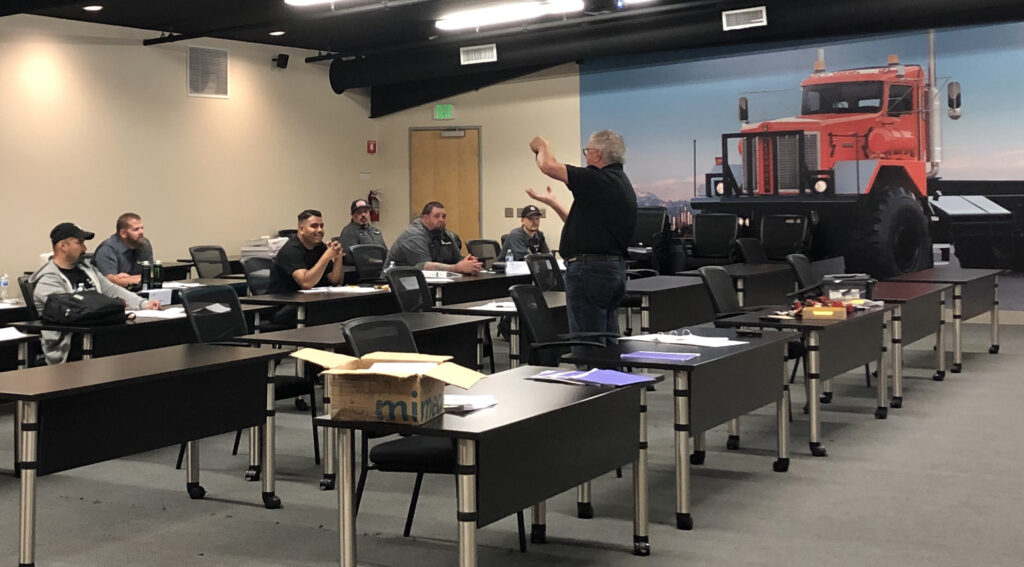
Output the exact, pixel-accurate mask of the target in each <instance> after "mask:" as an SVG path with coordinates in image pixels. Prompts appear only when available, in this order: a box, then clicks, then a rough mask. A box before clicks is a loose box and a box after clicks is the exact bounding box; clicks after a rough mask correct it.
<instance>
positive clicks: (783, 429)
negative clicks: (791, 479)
mask: <svg viewBox="0 0 1024 567" xmlns="http://www.w3.org/2000/svg"><path fill="white" fill-rule="evenodd" d="M788 374H789V373H788V372H786V351H785V350H783V351H782V399H781V400H779V401H778V402H775V417H776V420H777V421H778V432H779V433H778V435H779V439H778V443H779V458H778V459H776V460H775V462H774V463H772V469H773V470H774V471H775V472H786V471H788V470H789V375H788Z"/></svg>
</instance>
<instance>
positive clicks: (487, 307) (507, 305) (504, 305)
mask: <svg viewBox="0 0 1024 567" xmlns="http://www.w3.org/2000/svg"><path fill="white" fill-rule="evenodd" d="M470 309H478V310H480V311H507V312H509V313H515V312H516V304H515V303H512V302H511V301H491V302H490V303H485V304H483V305H477V306H476V307H470Z"/></svg>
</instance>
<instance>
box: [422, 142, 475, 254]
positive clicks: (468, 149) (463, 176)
mask: <svg viewBox="0 0 1024 567" xmlns="http://www.w3.org/2000/svg"><path fill="white" fill-rule="evenodd" d="M409 176H410V180H409V185H410V192H409V195H410V203H409V210H410V211H411V212H412V214H413V216H416V215H419V213H420V211H422V210H423V205H425V204H427V203H429V202H430V201H439V202H441V203H443V204H444V206H445V210H446V211H447V212H448V230H450V231H452V232H454V233H456V234H458V235H459V236H460V237H461V238H462V244H463V252H465V251H466V250H465V244H466V242H468V241H470V240H473V239H476V238H480V129H479V128H457V129H456V128H448V129H431V130H410V131H409Z"/></svg>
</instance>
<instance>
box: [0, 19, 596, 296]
mask: <svg viewBox="0 0 1024 567" xmlns="http://www.w3.org/2000/svg"><path fill="white" fill-rule="evenodd" d="M155 35H156V34H155V33H154V32H150V31H141V30H130V29H124V28H115V27H109V26H100V25H95V24H86V23H80V22H68V21H62V20H55V19H50V18H42V17H36V16H10V17H6V18H0V188H2V192H3V193H2V195H3V199H2V205H0V226H2V227H3V232H4V234H5V242H4V243H3V245H2V246H0V271H5V272H7V273H8V274H10V276H11V278H12V283H13V279H14V277H15V276H16V275H17V274H20V273H21V272H23V271H25V270H32V269H35V268H36V267H37V266H38V265H39V260H38V254H39V253H40V252H44V251H46V250H48V249H49V239H48V234H49V231H50V229H51V228H52V227H53V226H54V225H55V224H57V223H58V222H61V221H64V220H71V221H74V222H76V223H78V224H79V225H80V226H82V227H83V228H85V229H86V230H92V231H95V232H96V233H97V240H96V241H94V242H93V243H92V244H93V247H95V244H97V243H98V241H99V239H101V238H104V237H106V236H107V235H109V234H110V233H112V232H113V228H114V226H113V225H114V220H115V219H116V217H117V216H118V215H119V214H120V213H122V212H125V211H128V210H131V211H134V212H137V213H139V214H141V215H142V216H143V220H144V222H145V224H146V233H147V236H148V237H149V238H150V239H151V240H152V241H153V243H154V247H155V250H156V252H157V257H158V258H160V259H162V260H163V261H164V262H168V261H173V260H174V259H175V258H179V257H185V256H187V250H188V247H189V246H192V245H196V244H220V245H222V246H224V247H225V248H226V249H227V250H228V252H229V253H235V252H237V250H238V246H239V244H240V243H241V241H242V240H243V239H246V238H252V237H256V236H260V235H264V234H270V233H272V232H276V231H277V230H278V229H279V228H290V227H293V226H294V224H295V220H294V219H295V214H296V213H297V212H298V211H299V210H301V209H303V208H307V207H316V208H320V209H321V210H323V211H324V214H325V217H326V218H325V220H326V222H327V225H328V232H331V233H333V232H335V231H337V230H340V228H341V226H343V225H344V223H345V222H347V221H348V203H349V202H350V201H351V200H352V199H354V198H356V197H359V196H365V195H366V193H367V192H368V191H369V190H371V189H380V190H381V191H382V192H383V207H384V210H383V211H384V212H383V219H382V223H381V228H382V229H383V230H384V232H385V236H386V237H387V238H388V240H389V242H390V241H391V240H392V239H393V238H394V237H395V236H397V234H398V233H399V232H400V231H401V230H402V229H403V228H404V227H405V225H406V224H407V222H408V220H409V218H410V217H409V206H408V200H409V197H408V191H409V178H408V159H409V156H408V130H409V128H410V127H425V126H434V125H436V124H438V123H435V122H434V121H433V120H431V116H432V114H431V111H432V105H426V106H423V107H421V108H418V109H413V110H409V111H406V112H403V113H399V114H396V115H392V116H388V117H385V118H381V119H376V120H370V119H369V118H367V116H368V114H369V109H368V104H367V101H366V99H365V96H362V95H361V94H360V93H353V94H348V93H346V94H345V95H343V96H337V95H335V94H334V93H333V92H332V91H331V89H330V87H329V83H328V79H327V66H326V65H323V64H317V65H310V64H306V63H305V62H303V58H304V57H306V55H307V54H308V53H307V52H303V51H301V50H293V49H281V48H276V47H270V46H262V45H256V44H249V43H240V42H228V41H219V40H212V39H199V40H193V41H186V42H181V43H171V44H165V45H161V46H150V47H146V46H143V45H142V42H141V40H142V39H145V38H150V37H155ZM189 45H195V46H202V47H214V48H222V49H227V50H228V51H229V53H230V67H229V78H230V83H229V89H230V98H229V99H227V100H222V99H210V98H197V97H189V96H186V85H185V71H186V47H187V46H189ZM279 52H285V53H289V54H290V55H291V64H290V65H289V67H288V69H287V70H279V69H276V68H275V67H274V65H273V63H272V62H271V59H272V58H273V57H274V56H275V55H276V54H277V53H279ZM578 90H579V88H578V75H577V69H576V66H575V65H569V66H564V67H561V68H558V69H556V70H553V71H551V72H545V73H542V74H538V75H534V76H531V77H528V78H524V79H520V80H517V81H512V82H509V83H505V84H502V85H499V86H495V87H490V88H487V89H482V90H481V91H478V92H475V93H470V94H466V95H462V96H458V97H453V98H452V99H450V100H447V101H445V102H450V103H453V104H455V112H456V118H457V119H456V120H455V121H452V122H448V121H446V122H444V123H442V124H443V125H444V126H454V125H463V126H480V127H482V146H483V153H482V161H483V171H482V177H483V180H482V181H483V193H484V194H483V199H482V203H483V205H482V207H483V209H484V212H483V215H482V218H483V225H482V226H483V230H484V234H485V235H486V236H488V237H494V238H497V237H498V235H499V234H501V233H502V232H506V231H507V230H508V229H509V228H511V227H512V226H515V225H516V224H517V222H518V221H516V220H515V219H505V218H503V217H502V216H501V212H502V209H503V208H504V207H517V206H519V207H521V206H523V205H524V204H526V202H527V198H526V196H525V194H523V190H524V189H525V188H526V187H528V186H534V187H537V188H541V187H543V186H544V185H546V181H545V178H544V177H543V176H542V175H541V174H540V173H539V172H537V170H536V167H535V166H534V165H533V161H532V153H531V152H530V151H529V149H528V147H527V144H528V143H529V140H530V138H531V137H532V136H533V135H535V134H542V135H545V136H547V137H548V138H549V139H551V141H552V143H553V145H554V147H555V149H556V152H557V153H556V155H558V156H560V157H563V156H564V159H566V160H572V159H574V158H576V156H577V155H578V153H579V148H580V140H579V139H578V138H579V102H578ZM369 139H374V140H377V141H378V145H379V150H378V153H377V154H376V155H368V154H367V153H366V151H365V150H366V140H369ZM576 161H578V160H576ZM574 163H575V162H574ZM559 190H560V191H562V194H563V197H564V198H567V192H565V191H564V188H560V189H559ZM542 229H543V230H545V232H546V233H547V234H548V235H549V240H552V241H553V243H556V242H557V235H558V233H559V231H560V229H561V223H559V222H557V220H549V221H546V222H545V224H544V225H543V227H542ZM15 295H16V294H15Z"/></svg>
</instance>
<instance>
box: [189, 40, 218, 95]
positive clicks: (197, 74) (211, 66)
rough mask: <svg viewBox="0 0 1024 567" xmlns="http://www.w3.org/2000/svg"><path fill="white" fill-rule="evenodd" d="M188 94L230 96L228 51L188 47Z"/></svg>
mask: <svg viewBox="0 0 1024 567" xmlns="http://www.w3.org/2000/svg"><path fill="white" fill-rule="evenodd" d="M188 94H189V96H208V97H215V98H228V52H227V51H225V50H223V49H208V48H205V47H189V48H188Z"/></svg>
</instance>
